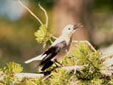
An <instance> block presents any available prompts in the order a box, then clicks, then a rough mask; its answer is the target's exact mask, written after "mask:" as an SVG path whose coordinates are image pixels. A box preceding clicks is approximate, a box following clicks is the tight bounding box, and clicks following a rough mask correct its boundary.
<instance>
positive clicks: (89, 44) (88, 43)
mask: <svg viewBox="0 0 113 85" xmlns="http://www.w3.org/2000/svg"><path fill="white" fill-rule="evenodd" d="M72 42H74V43H79V42H80V43H86V44H87V45H88V46H90V48H91V49H92V50H93V51H94V52H97V50H96V49H95V48H94V47H93V46H92V45H91V43H90V42H89V41H87V40H84V41H75V40H74V41H72Z"/></svg>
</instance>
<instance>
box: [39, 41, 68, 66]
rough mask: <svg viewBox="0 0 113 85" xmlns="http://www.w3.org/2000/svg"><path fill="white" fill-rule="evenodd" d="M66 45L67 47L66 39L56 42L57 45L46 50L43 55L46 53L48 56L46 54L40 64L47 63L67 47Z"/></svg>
mask: <svg viewBox="0 0 113 85" xmlns="http://www.w3.org/2000/svg"><path fill="white" fill-rule="evenodd" d="M65 47H66V42H65V41H62V42H60V43H58V44H56V45H55V46H51V47H50V48H49V49H48V50H47V51H45V52H44V53H43V55H45V54H46V55H47V56H45V58H43V60H42V61H41V63H40V65H43V64H46V63H47V62H48V61H50V60H51V59H52V58H53V57H55V56H56V55H57V54H58V53H59V51H60V50H61V49H62V48H65Z"/></svg>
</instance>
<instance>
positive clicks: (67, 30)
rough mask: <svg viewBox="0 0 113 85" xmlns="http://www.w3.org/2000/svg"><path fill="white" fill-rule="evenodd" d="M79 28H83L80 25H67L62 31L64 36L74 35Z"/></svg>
mask: <svg viewBox="0 0 113 85" xmlns="http://www.w3.org/2000/svg"><path fill="white" fill-rule="evenodd" d="M79 27H81V25H80V24H75V25H66V26H65V27H64V29H63V31H62V34H64V35H72V34H73V33H74V32H75V31H76V30H77V29H78V28H79Z"/></svg>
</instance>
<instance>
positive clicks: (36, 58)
mask: <svg viewBox="0 0 113 85" xmlns="http://www.w3.org/2000/svg"><path fill="white" fill-rule="evenodd" d="M45 56H46V54H45V55H43V56H42V55H38V56H36V57H34V58H31V59H29V60H27V61H25V63H26V64H28V63H31V62H33V61H41V60H42V59H43V58H44V57H45Z"/></svg>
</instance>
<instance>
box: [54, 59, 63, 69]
mask: <svg viewBox="0 0 113 85" xmlns="http://www.w3.org/2000/svg"><path fill="white" fill-rule="evenodd" d="M54 62H55V65H56V66H57V67H62V66H63V65H62V64H61V63H60V62H58V61H57V59H54Z"/></svg>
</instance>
